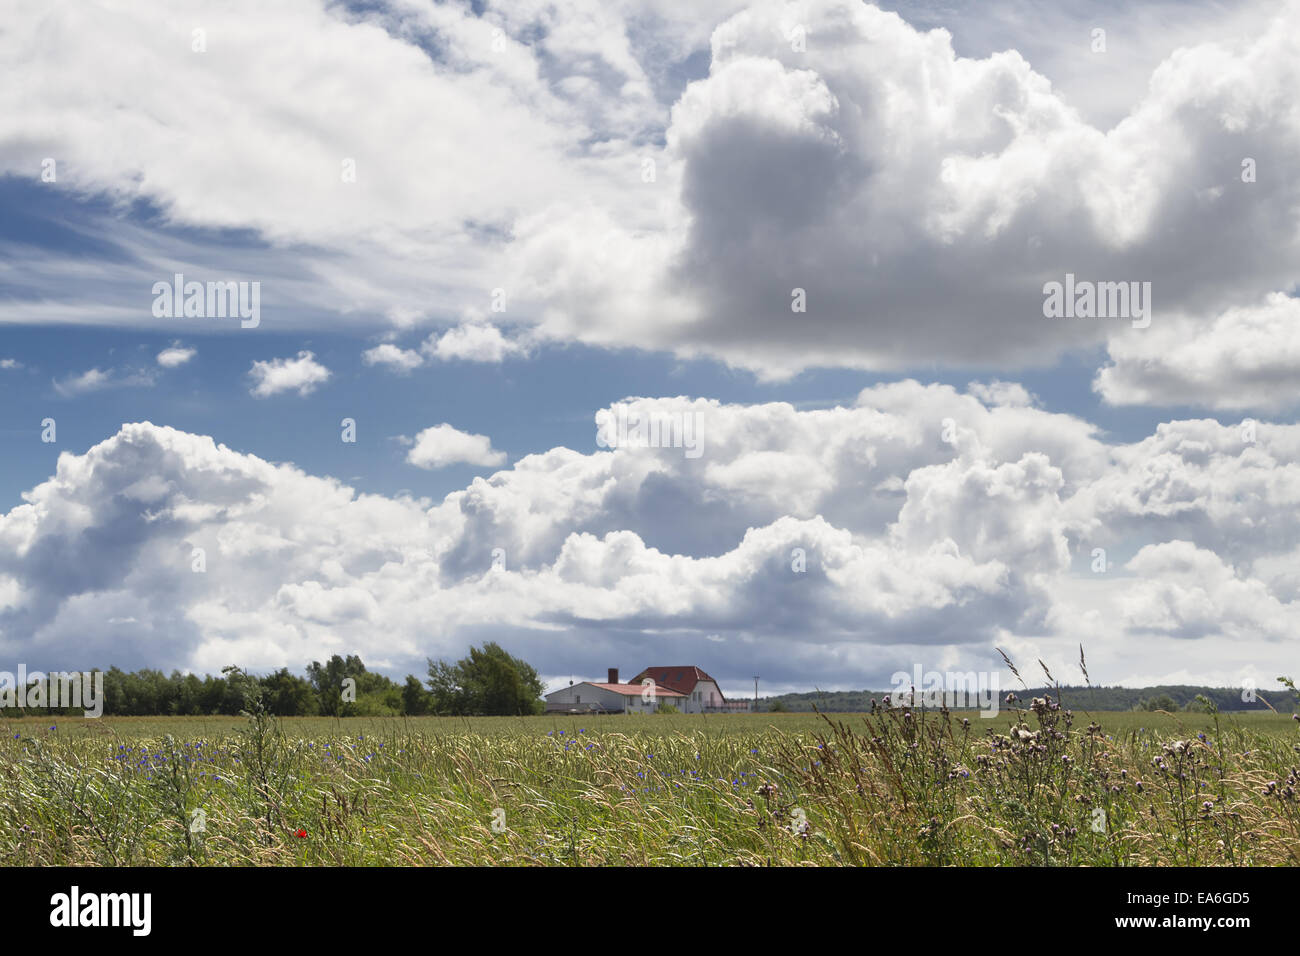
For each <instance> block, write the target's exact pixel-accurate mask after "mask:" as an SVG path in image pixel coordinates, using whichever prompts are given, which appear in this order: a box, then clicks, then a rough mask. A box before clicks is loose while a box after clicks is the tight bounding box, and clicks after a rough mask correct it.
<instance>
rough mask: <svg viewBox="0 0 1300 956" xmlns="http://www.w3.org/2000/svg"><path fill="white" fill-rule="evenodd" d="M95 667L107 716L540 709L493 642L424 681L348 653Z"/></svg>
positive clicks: (536, 689)
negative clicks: (197, 666) (267, 669)
mask: <svg viewBox="0 0 1300 956" xmlns="http://www.w3.org/2000/svg"><path fill="white" fill-rule="evenodd" d="M101 673H102V674H103V680H104V706H103V713H104V715H106V716H114V717H166V716H177V717H189V716H194V717H199V716H213V715H218V714H228V715H235V714H239V713H242V712H246V711H251V710H254V709H262V710H265V711H266V712H267V713H270V714H274V715H276V716H280V717H311V716H317V715H319V716H325V717H401V716H412V717H413V716H419V715H422V714H445V715H449V716H459V715H478V714H497V715H505V716H515V715H520V714H534V713H540V712H541V711H542V709H543V705H542V702H541V699H540V698H541V694H542V682H541V680H540V679H539V678H538V676H537V671H536V670H535V669H534V668H532V667H531V666H529V665H528V664H527V663H525V662H524V661H521V660H519V659H518V658H515V657H511V656H510V655H509V654H508V653H506V652H505V651H504V650H503V649H502V648H501V647H500V646H499V645H497V644H495V643H492V642H488V643H487V644H484V645H483V647H482V648H481V649H480V648H476V647H471V648H470V651H469V655H468V656H467V657H465V658H463V659H462V660H460V661H456V662H455V663H449V662H446V661H434V660H430V661H429V662H428V677H427V679H426V680H425V681H421V680H420V678H418V677H416V676H415V675H414V674H408V675H407V677H406V680H405V681H404V682H403V683H401V684H399V683H397V682H396V681H394V680H392V679H391V678H389V677H386V676H384V675H383V674H377V673H375V672H374V671H369V670H367V669H366V665H365V664H364V663H363V662H362V660H361V658H360V657H357V656H356V655H354V654H349V655H348V656H347V657H340V656H339V655H338V654H335V655H334V656H333V657H331V658H330V659H329V660H327V661H326V662H325V663H323V664H322V663H320V662H319V661H312V662H311V663H310V664H309V665H307V670H306V675H305V676H299V675H297V674H293V673H291V672H290V671H289V669H288V668H287V667H282V668H280V669H279V670H277V671H273V672H271V673H269V674H265V675H261V676H259V675H257V674H251V673H248V672H247V671H245V670H243V669H242V668H239V667H225V668H222V671H221V676H220V677H214V676H213V675H211V674H206V675H204V676H203V677H199V676H198V675H197V674H183V673H181V672H180V671H178V670H174V671H172V672H171V674H165V673H163V672H162V671H160V670H150V669H148V668H146V669H143V670H138V671H124V670H121V669H120V668H117V667H110V668H109V669H108V670H106V671H102V672H101ZM34 683H35V682H29V686H31V684H34ZM40 683H42V684H44V686H45V687H46V692H45V697H44V699H46V700H50V699H52V697H51V695H50V693H49V690H48V688H49V680H48V678H47V679H46V680H44V681H41V682H40ZM84 710H85V708H82V707H72V708H58V707H17V706H12V707H6V708H5V709H4V710H3V711H0V717H2V716H4V715H5V714H6V713H7V714H10V715H13V716H27V715H48V716H54V715H69V716H78V715H80V714H82V713H83V712H84Z"/></svg>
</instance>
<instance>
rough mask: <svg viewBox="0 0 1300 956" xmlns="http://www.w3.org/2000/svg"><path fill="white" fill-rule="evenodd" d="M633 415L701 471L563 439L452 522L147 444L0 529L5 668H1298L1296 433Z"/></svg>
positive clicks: (710, 408) (930, 407)
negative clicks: (1097, 555)
mask: <svg viewBox="0 0 1300 956" xmlns="http://www.w3.org/2000/svg"><path fill="white" fill-rule="evenodd" d="M622 406H623V407H624V408H627V407H635V408H636V409H637V410H638V411H639V412H640V413H642V414H643V415H646V416H649V415H660V416H668V417H671V416H677V417H678V418H680V417H681V416H685V415H695V416H697V427H698V429H699V434H700V436H701V438H702V444H703V453H702V454H701V455H700V456H699V457H697V458H690V457H688V456H687V455H686V454H684V449H682V448H674V447H642V446H640V445H638V444H636V443H628V444H626V445H623V446H616V447H612V448H610V449H608V450H603V451H597V452H595V453H591V454H583V453H579V452H576V451H573V450H570V449H566V448H556V449H552V450H551V451H548V452H546V453H544V454H537V455H530V456H526V457H525V458H523V459H521V460H520V461H518V462H516V463H515V464H514V465H513V466H511V467H510V468H507V469H503V470H501V471H499V472H497V473H496V474H494V475H492V476H491V477H488V478H481V479H476V480H475V481H474V483H473V484H472V485H470V486H469V487H467V488H465V489H464V490H462V491H458V492H454V493H452V494H450V495H448V496H447V497H446V498H445V499H444V500H442V501H440V502H433V501H428V500H420V499H413V498H408V497H398V498H387V497H384V496H378V495H361V494H357V493H356V492H354V491H353V490H352V489H350V488H348V487H347V486H346V485H344V484H342V483H340V482H338V481H336V480H334V479H331V478H326V477H319V476H313V475H308V474H305V473H304V472H302V471H301V470H298V469H296V468H294V467H293V466H291V465H273V464H270V463H268V462H265V461H262V460H260V459H258V458H256V457H254V456H251V455H246V454H241V453H238V452H236V451H234V450H232V449H230V448H227V447H225V446H223V445H219V444H217V443H216V442H214V441H213V440H212V439H211V438H207V437H203V436H196V435H190V434H186V433H183V432H179V431H176V430H174V429H170V428H165V427H158V426H154V425H151V424H148V423H139V424H133V425H125V426H123V427H122V429H121V430H120V431H119V432H118V433H117V434H115V435H112V436H111V437H109V438H107V439H105V440H104V441H103V442H101V443H99V444H98V445H96V446H94V447H93V448H91V449H89V450H87V451H86V452H84V453H82V454H73V453H64V454H63V455H62V456H61V457H60V459H59V463H58V468H57V472H56V473H55V474H54V475H53V476H51V477H50V478H49V479H48V480H47V481H45V482H43V483H41V484H40V485H38V486H37V487H35V488H33V489H32V490H31V491H29V492H27V493H26V494H25V496H24V498H25V501H24V503H23V504H21V505H19V506H17V507H15V508H14V509H12V510H11V511H9V512H8V513H7V514H5V515H3V516H0V648H2V649H3V652H4V653H5V654H7V655H9V656H17V657H18V658H19V659H23V660H31V659H32V656H33V655H40V656H41V657H42V658H43V660H42V661H41V663H43V664H45V666H47V667H48V666H55V665H60V666H89V663H95V664H106V663H109V662H116V663H121V664H124V665H128V666H131V665H135V666H138V665H140V664H144V663H148V664H150V665H152V666H182V667H194V668H197V669H207V670H215V669H216V668H219V667H221V666H223V665H224V664H227V663H232V662H239V663H242V664H244V665H247V666H252V667H269V666H279V665H282V664H287V665H290V666H295V667H298V666H301V665H302V664H303V663H304V662H305V661H307V660H310V659H312V658H319V657H320V656H321V655H322V654H329V653H333V652H336V651H338V652H345V651H346V652H358V653H361V654H362V655H363V657H364V658H365V659H366V660H367V661H372V662H374V663H375V664H376V665H378V666H383V667H388V668H393V669H419V664H420V662H421V661H422V659H423V657H424V656H425V655H430V654H432V655H435V656H440V655H446V654H456V653H459V652H460V651H462V650H463V648H464V646H465V644H466V643H467V642H469V641H474V640H481V639H486V638H489V637H496V638H501V639H504V640H506V641H507V642H508V643H510V644H511V645H512V646H513V647H515V648H517V649H518V650H521V651H523V652H525V653H526V655H528V656H530V658H534V659H536V663H537V664H538V665H539V666H540V667H541V668H542V670H543V671H544V672H545V673H547V674H552V675H555V674H562V673H567V672H569V671H571V670H572V671H575V672H578V673H583V672H590V671H592V668H593V667H594V663H593V662H600V661H609V662H610V663H611V664H612V665H617V664H619V663H620V662H623V661H625V662H627V666H631V665H632V662H633V661H634V660H636V661H640V660H643V659H644V660H649V659H650V658H654V659H660V658H663V659H667V658H669V657H672V658H674V659H682V660H686V659H691V660H697V659H698V660H701V661H704V660H707V661H708V662H709V664H710V665H711V666H710V669H714V668H716V669H717V670H719V671H721V672H722V673H724V674H727V675H731V676H747V675H748V674H749V673H753V672H756V671H753V670H752V668H754V667H761V668H763V670H762V671H759V672H761V673H764V674H765V675H770V676H769V680H772V681H774V682H777V683H779V682H782V681H784V682H786V683H788V684H797V683H800V682H801V681H819V682H826V681H827V675H836V676H835V680H836V681H838V682H843V683H844V684H847V685H849V686H853V685H857V686H864V685H868V684H876V685H877V686H880V684H881V683H882V682H887V679H888V676H889V674H890V673H892V672H893V671H894V670H895V669H897V668H898V667H900V666H901V667H904V669H907V670H910V669H911V666H912V664H911V662H913V661H918V660H924V661H926V662H927V666H942V667H963V668H970V667H979V668H985V669H988V668H992V667H993V666H994V665H993V653H994V652H993V650H992V648H993V646H994V644H1000V645H1002V646H1007V647H1010V648H1011V649H1012V650H1013V651H1017V652H1020V653H1022V654H1033V655H1036V656H1039V657H1042V658H1044V659H1045V660H1054V661H1058V662H1059V661H1060V660H1061V656H1062V655H1065V656H1066V659H1073V658H1074V656H1075V645H1076V643H1077V642H1079V641H1084V642H1085V643H1086V644H1087V646H1088V652H1089V658H1090V660H1091V661H1092V662H1093V666H1094V668H1095V669H1096V670H1097V671H1098V672H1102V673H1107V677H1108V679H1110V680H1123V679H1138V678H1141V677H1150V678H1154V677H1159V676H1161V675H1162V674H1165V675H1166V676H1168V675H1169V674H1170V673H1172V672H1170V667H1171V666H1172V664H1171V660H1172V658H1171V657H1170V654H1171V651H1170V650H1169V647H1168V645H1170V644H1171V643H1172V644H1176V645H1178V646H1179V647H1180V648H1181V649H1180V650H1179V651H1178V652H1177V657H1176V659H1177V663H1178V666H1179V668H1181V670H1180V673H1181V672H1185V674H1184V676H1187V677H1189V678H1191V677H1197V678H1201V679H1211V678H1214V679H1220V680H1222V679H1235V677H1236V676H1237V674H1238V672H1239V671H1240V670H1241V669H1242V668H1249V667H1257V668H1262V669H1263V670H1268V669H1269V668H1270V667H1272V668H1275V667H1276V666H1277V664H1276V658H1277V655H1278V654H1279V653H1280V651H1279V642H1284V641H1285V640H1287V638H1288V631H1287V629H1288V627H1289V625H1290V623H1291V622H1292V621H1293V620H1294V618H1295V613H1296V612H1295V610H1294V608H1295V606H1296V601H1297V589H1298V586H1297V579H1296V576H1295V574H1294V572H1293V571H1292V570H1291V569H1292V568H1293V566H1294V565H1293V563H1292V559H1293V557H1294V555H1295V554H1296V552H1297V550H1298V549H1300V528H1297V526H1296V523H1295V521H1294V518H1293V515H1294V513H1295V505H1296V500H1297V497H1300V472H1297V470H1296V465H1295V461H1296V456H1297V453H1300V427H1297V426H1284V425H1270V424H1260V425H1259V426H1258V427H1257V429H1256V430H1255V432H1254V433H1253V434H1250V435H1249V437H1250V438H1251V440H1250V441H1248V442H1244V441H1243V440H1242V431H1241V428H1240V426H1239V425H1237V424H1235V423H1219V422H1215V421H1209V420H1204V421H1181V422H1171V423H1168V424H1166V425H1163V426H1161V428H1160V429H1159V430H1158V431H1157V432H1156V434H1154V435H1152V436H1151V437H1149V438H1147V439H1145V440H1143V441H1140V442H1137V443H1134V444H1109V443H1107V442H1105V441H1103V440H1102V439H1101V438H1099V437H1098V434H1097V431H1096V429H1095V428H1093V426H1091V425H1089V424H1088V423H1087V422H1084V421H1082V420H1080V419H1077V418H1073V417H1071V416H1067V415H1061V414H1055V413H1050V412H1047V411H1044V410H1042V409H1039V408H1037V407H1036V405H1035V404H1034V401H1033V399H1032V396H1029V395H1028V394H1027V393H1026V392H1025V391H1024V390H1023V389H1022V388H1020V387H1018V386H1014V385H1010V384H1007V383H995V384H987V383H986V384H983V385H974V386H972V387H971V388H970V389H969V390H968V391H967V392H966V393H961V392H958V391H956V390H954V389H952V388H950V387H947V386H922V385H919V384H917V383H915V382H910V381H909V382H902V383H898V384H895V385H888V386H877V387H874V388H870V389H867V390H865V391H864V392H863V393H862V394H861V395H859V396H858V399H857V401H856V402H855V403H853V404H852V405H849V406H843V407H837V408H831V409H816V410H808V411H797V410H795V409H794V408H793V407H791V406H789V405H787V404H784V403H770V404H763V405H752V406H740V405H727V404H722V403H719V402H716V401H707V400H695V399H689V398H662V399H629V400H627V402H625V403H622ZM618 410H619V406H615V407H613V408H611V409H608V410H606V412H605V414H606V415H610V414H617V413H618ZM615 444H616V443H615ZM1098 546H1100V547H1103V548H1105V549H1106V550H1107V551H1108V552H1109V555H1110V562H1109V566H1108V567H1107V568H1106V569H1105V573H1100V574H1099V573H1095V572H1096V568H1095V567H1090V556H1091V554H1092V552H1093V549H1094V548H1095V547H1098ZM196 562H197V563H196ZM196 567H200V568H201V570H196ZM1225 642H1227V643H1225ZM1225 648H1231V650H1230V651H1228V652H1227V653H1225ZM1067 651H1068V653H1067ZM1216 655H1217V656H1216ZM88 656H89V657H91V658H93V660H92V661H90V662H88V663H83V659H84V658H86V657H88ZM44 658H50V660H44ZM70 658H76V660H75V661H70V660H69V659H70ZM1162 668H1164V670H1163V671H1162ZM597 669H599V668H597Z"/></svg>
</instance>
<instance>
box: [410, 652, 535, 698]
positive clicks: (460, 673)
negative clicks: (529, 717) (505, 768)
mask: <svg viewBox="0 0 1300 956" xmlns="http://www.w3.org/2000/svg"><path fill="white" fill-rule="evenodd" d="M429 692H430V695H431V697H432V698H433V710H434V713H438V714H453V715H461V714H475V715H493V716H511V717H513V716H516V715H520V714H539V713H541V712H542V710H543V706H544V705H543V704H542V701H541V696H542V681H541V679H540V678H539V677H538V676H537V671H536V669H535V668H533V667H532V665H530V664H528V663H526V662H524V661H522V660H520V659H519V658H517V657H511V656H510V654H508V653H506V651H505V650H504V649H503V648H502V647H501V645H499V644H497V643H496V642H494V641H489V642H488V643H486V644H484V645H483V648H482V649H481V650H480V649H479V648H476V647H471V648H470V649H469V656H468V657H464V658H462V659H461V660H459V661H457V662H456V663H455V664H448V663H447V662H446V661H434V660H430V661H429Z"/></svg>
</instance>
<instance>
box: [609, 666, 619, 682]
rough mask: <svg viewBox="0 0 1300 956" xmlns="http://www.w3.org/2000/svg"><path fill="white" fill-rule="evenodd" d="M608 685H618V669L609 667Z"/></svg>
mask: <svg viewBox="0 0 1300 956" xmlns="http://www.w3.org/2000/svg"><path fill="white" fill-rule="evenodd" d="M609 683H611V684H617V683H618V668H617V667H611V668H610V669H609Z"/></svg>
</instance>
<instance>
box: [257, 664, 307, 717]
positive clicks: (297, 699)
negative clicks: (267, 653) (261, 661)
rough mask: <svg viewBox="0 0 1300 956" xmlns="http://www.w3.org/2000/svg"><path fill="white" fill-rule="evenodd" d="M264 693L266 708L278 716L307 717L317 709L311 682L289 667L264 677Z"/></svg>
mask: <svg viewBox="0 0 1300 956" xmlns="http://www.w3.org/2000/svg"><path fill="white" fill-rule="evenodd" d="M262 694H263V699H264V701H265V702H266V709H267V710H268V711H269V712H270V713H272V714H275V715H276V716H277V717H305V716H307V715H309V714H313V713H315V711H316V696H315V694H313V693H312V687H311V684H309V683H307V681H305V680H304V679H303V678H301V677H298V676H297V675H295V674H290V673H289V668H287V667H281V668H280V669H279V670H278V671H275V672H273V673H270V674H267V675H266V676H265V677H263V678H262Z"/></svg>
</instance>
